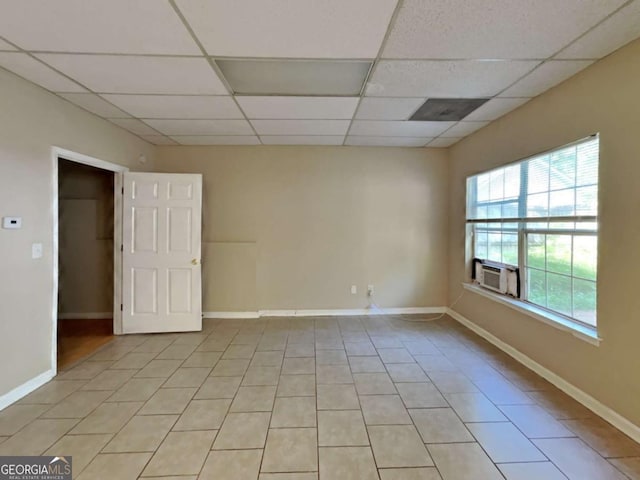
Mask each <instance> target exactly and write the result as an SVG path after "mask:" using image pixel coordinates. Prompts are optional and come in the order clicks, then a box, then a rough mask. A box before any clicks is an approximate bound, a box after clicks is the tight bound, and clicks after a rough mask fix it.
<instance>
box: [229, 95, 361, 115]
mask: <svg viewBox="0 0 640 480" xmlns="http://www.w3.org/2000/svg"><path fill="white" fill-rule="evenodd" d="M236 100H238V103H239V104H240V107H242V110H243V111H244V113H245V114H246V115H247V118H251V119H294V118H299V119H336V120H339V119H351V118H352V117H353V113H354V112H355V110H356V106H357V105H358V97H351V98H349V97H242V96H237V97H236Z"/></svg>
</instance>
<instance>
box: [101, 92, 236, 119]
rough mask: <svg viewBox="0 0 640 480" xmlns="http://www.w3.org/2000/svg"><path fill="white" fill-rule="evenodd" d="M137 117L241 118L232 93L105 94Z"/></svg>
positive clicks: (108, 98) (105, 96)
mask: <svg viewBox="0 0 640 480" xmlns="http://www.w3.org/2000/svg"><path fill="white" fill-rule="evenodd" d="M102 96H103V97H104V98H106V99H107V100H109V101H110V102H112V103H114V104H115V105H117V106H119V107H120V108H122V109H123V110H125V111H127V112H129V113H130V114H131V115H133V116H134V117H138V118H184V119H221V118H224V119H242V118H244V116H243V115H242V112H241V111H240V109H239V108H238V106H237V105H236V103H235V102H234V101H233V98H231V97H230V96H203V95H102Z"/></svg>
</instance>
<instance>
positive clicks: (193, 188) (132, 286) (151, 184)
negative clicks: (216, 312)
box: [122, 172, 202, 333]
mask: <svg viewBox="0 0 640 480" xmlns="http://www.w3.org/2000/svg"><path fill="white" fill-rule="evenodd" d="M201 211H202V176H201V175H192V174H177V173H176V174H174V173H128V172H127V173H125V174H124V200H123V229H122V236H123V254H122V266H123V268H122V274H123V279H122V330H123V333H151V332H185V331H196V330H201V329H202V291H201V281H202V280H201V269H200V256H201V243H200V242H201V238H200V235H201V229H202V225H201V215H202V213H201Z"/></svg>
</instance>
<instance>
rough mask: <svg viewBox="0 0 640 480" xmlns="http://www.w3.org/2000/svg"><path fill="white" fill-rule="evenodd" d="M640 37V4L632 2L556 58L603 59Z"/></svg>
mask: <svg viewBox="0 0 640 480" xmlns="http://www.w3.org/2000/svg"><path fill="white" fill-rule="evenodd" d="M638 36H640V2H639V1H638V0H636V1H634V2H631V3H630V4H629V5H627V6H626V7H624V8H622V9H620V11H618V12H616V13H615V14H613V15H612V16H611V17H609V18H607V19H606V20H605V21H604V22H602V23H601V24H600V25H598V26H597V27H596V28H594V29H593V30H591V31H590V32H589V33H587V34H586V35H585V36H584V37H582V38H579V39H578V40H577V41H576V42H575V43H573V44H571V45H569V46H568V47H567V48H565V49H564V50H562V51H561V52H560V53H559V54H558V55H556V57H555V58H602V57H604V56H605V55H608V54H609V53H611V52H613V51H614V50H617V49H618V48H620V47H622V46H623V45H625V44H627V43H629V42H630V41H631V40H633V39H635V38H638Z"/></svg>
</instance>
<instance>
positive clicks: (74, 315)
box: [58, 312, 113, 320]
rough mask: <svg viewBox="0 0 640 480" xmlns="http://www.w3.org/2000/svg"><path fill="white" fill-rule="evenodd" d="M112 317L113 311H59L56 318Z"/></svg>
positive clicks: (91, 318) (97, 318)
mask: <svg viewBox="0 0 640 480" xmlns="http://www.w3.org/2000/svg"><path fill="white" fill-rule="evenodd" d="M103 318H113V312H86V313H59V314H58V320H99V319H103Z"/></svg>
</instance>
